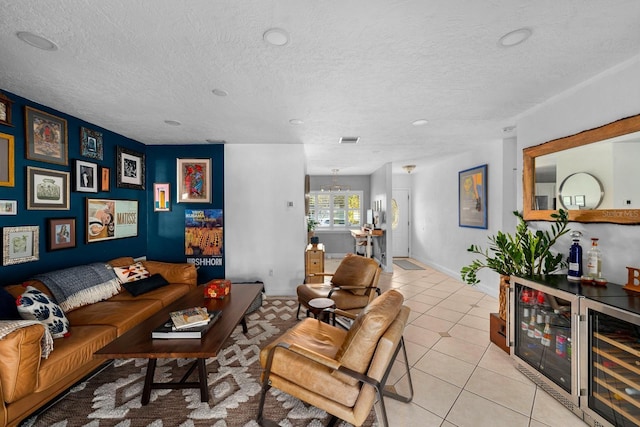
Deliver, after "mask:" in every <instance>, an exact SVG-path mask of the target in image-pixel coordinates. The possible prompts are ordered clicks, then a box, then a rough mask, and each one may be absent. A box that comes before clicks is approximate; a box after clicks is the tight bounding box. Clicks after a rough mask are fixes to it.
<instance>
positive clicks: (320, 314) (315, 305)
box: [308, 298, 336, 325]
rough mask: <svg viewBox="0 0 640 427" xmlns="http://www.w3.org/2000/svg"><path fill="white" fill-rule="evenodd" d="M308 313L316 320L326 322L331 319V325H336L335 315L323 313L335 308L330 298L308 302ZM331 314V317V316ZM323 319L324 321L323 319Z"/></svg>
mask: <svg viewBox="0 0 640 427" xmlns="http://www.w3.org/2000/svg"><path fill="white" fill-rule="evenodd" d="M308 304H309V311H310V312H311V313H313V317H315V318H316V319H318V320H325V319H326V320H327V323H329V322H328V320H329V319H331V318H332V319H333V324H334V325H335V324H336V317H335V316H336V315H335V313H331V312H328V311H325V310H327V309H331V308H336V303H335V301H333V300H332V299H331V298H314V299H312V300H309V303H308ZM332 314H333V317H332V316H331V315H332ZM323 318H325V319H323Z"/></svg>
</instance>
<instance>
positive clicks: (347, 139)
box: [340, 136, 360, 144]
mask: <svg viewBox="0 0 640 427" xmlns="http://www.w3.org/2000/svg"><path fill="white" fill-rule="evenodd" d="M358 141H360V137H359V136H343V137H342V138H340V144H357V143H358Z"/></svg>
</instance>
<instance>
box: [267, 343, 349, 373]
mask: <svg viewBox="0 0 640 427" xmlns="http://www.w3.org/2000/svg"><path fill="white" fill-rule="evenodd" d="M278 348H281V349H283V350H288V351H291V352H293V353H296V354H299V355H300V356H302V357H304V358H306V359H310V360H313V361H314V362H317V363H319V364H321V365H323V366H327V367H329V368H331V369H333V370H337V369H338V368H339V367H340V366H341V365H340V362H338V361H337V360H335V359H330V358H328V357H327V356H323V355H322V354H320V353H316V352H315V351H313V350H309V349H306V348H304V347H300V346H299V345H297V344H289V343H286V342H281V343H278V344H277V345H275V346H274V347H273V348H272V349H271V351H270V352H269V358H270V359H272V358H273V355H274V354H275V351H276V349H278ZM267 367H268V370H271V362H270V361H269V362H268V363H267Z"/></svg>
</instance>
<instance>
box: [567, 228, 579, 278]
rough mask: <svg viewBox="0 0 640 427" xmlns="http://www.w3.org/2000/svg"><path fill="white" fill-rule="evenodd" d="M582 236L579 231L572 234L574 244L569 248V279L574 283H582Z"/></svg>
mask: <svg viewBox="0 0 640 427" xmlns="http://www.w3.org/2000/svg"><path fill="white" fill-rule="evenodd" d="M580 236H582V233H581V232H579V231H577V230H576V231H572V232H571V237H572V239H573V244H572V245H571V247H570V248H569V271H568V273H567V279H568V280H572V281H580V278H581V277H582V246H580Z"/></svg>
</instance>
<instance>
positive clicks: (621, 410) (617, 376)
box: [581, 297, 640, 427]
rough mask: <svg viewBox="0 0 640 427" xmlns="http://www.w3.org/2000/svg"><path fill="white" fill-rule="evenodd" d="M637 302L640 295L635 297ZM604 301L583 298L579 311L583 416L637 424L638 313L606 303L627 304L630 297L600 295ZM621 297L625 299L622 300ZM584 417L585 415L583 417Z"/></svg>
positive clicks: (639, 407) (639, 391) (639, 371)
mask: <svg viewBox="0 0 640 427" xmlns="http://www.w3.org/2000/svg"><path fill="white" fill-rule="evenodd" d="M635 299H637V301H640V298H638V297H636V298H635ZM603 300H606V301H602V302H605V304H602V303H600V302H595V301H585V302H584V303H583V304H582V308H581V311H582V313H583V316H584V318H585V319H586V323H587V327H586V328H584V335H586V336H585V337H581V340H583V341H582V342H584V343H585V353H586V364H587V368H586V369H584V370H583V372H582V376H583V380H582V381H583V383H584V384H585V385H586V386H587V393H586V396H585V397H583V398H582V399H583V400H582V402H581V406H582V409H583V411H585V416H591V417H593V418H594V419H596V420H597V421H598V422H599V423H604V422H606V423H604V424H605V425H606V424H608V423H611V425H614V426H625V427H626V426H638V425H640V326H639V325H640V316H638V315H637V314H634V313H631V312H629V311H626V310H619V309H617V308H615V307H612V306H611V305H609V304H610V303H613V304H614V305H619V304H618V303H619V302H622V303H624V304H623V305H625V304H626V302H627V301H632V297H629V298H627V297H622V298H603ZM623 300H624V301H623ZM585 419H586V418H585Z"/></svg>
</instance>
